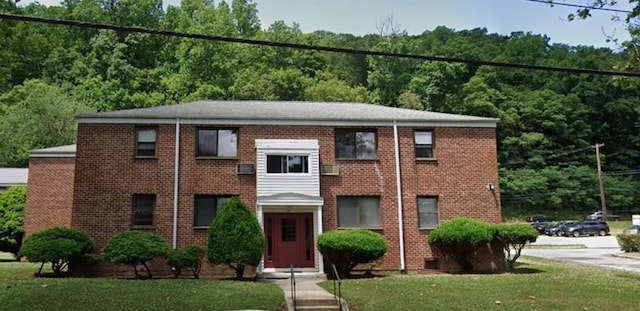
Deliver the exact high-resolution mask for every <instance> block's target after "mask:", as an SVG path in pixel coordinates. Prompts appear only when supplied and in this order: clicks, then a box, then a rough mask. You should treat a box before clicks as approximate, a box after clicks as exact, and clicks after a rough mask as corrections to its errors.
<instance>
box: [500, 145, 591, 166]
mask: <svg viewBox="0 0 640 311" xmlns="http://www.w3.org/2000/svg"><path fill="white" fill-rule="evenodd" d="M591 148H593V146H587V147H582V148H578V149H573V150H568V151H565V152H561V153H556V154H551V155H549V156H546V157H542V159H543V160H550V159H554V158H558V157H562V156H567V155H570V154H574V153H577V152H580V151H583V150H587V149H591ZM547 152H548V153H553V152H554V151H552V150H548V151H547ZM530 162H531V161H516V162H507V163H500V166H501V167H502V166H510V165H521V164H527V163H530Z"/></svg>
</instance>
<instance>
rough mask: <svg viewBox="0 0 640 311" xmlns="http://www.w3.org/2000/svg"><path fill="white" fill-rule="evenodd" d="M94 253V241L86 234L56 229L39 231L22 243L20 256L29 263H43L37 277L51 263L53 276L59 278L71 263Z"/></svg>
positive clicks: (66, 229)
mask: <svg viewBox="0 0 640 311" xmlns="http://www.w3.org/2000/svg"><path fill="white" fill-rule="evenodd" d="M91 251H93V241H92V240H91V238H90V237H89V235H87V234H86V233H84V232H82V231H78V230H76V229H71V228H62V227H56V228H51V229H45V230H42V231H38V232H36V233H34V234H32V235H30V236H29V237H28V238H27V239H25V240H24V242H23V243H22V248H20V252H19V255H20V256H25V257H27V260H29V262H41V263H42V264H41V265H40V269H38V272H37V275H41V274H42V267H43V266H44V264H45V263H47V262H50V263H51V270H53V274H54V275H56V276H59V275H60V274H61V272H62V270H63V269H65V268H66V267H67V266H68V265H69V261H71V260H74V259H78V258H80V257H82V256H83V255H85V254H88V253H90V252H91Z"/></svg>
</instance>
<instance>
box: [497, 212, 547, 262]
mask: <svg viewBox="0 0 640 311" xmlns="http://www.w3.org/2000/svg"><path fill="white" fill-rule="evenodd" d="M495 230H496V231H497V232H498V234H497V236H496V237H497V238H498V241H500V244H501V245H502V250H503V251H504V260H505V263H506V266H507V271H513V269H514V267H515V263H516V260H518V258H519V257H520V254H521V253H522V249H523V248H524V247H525V245H527V243H528V242H535V241H536V238H537V237H538V232H537V231H536V230H535V229H533V228H532V227H531V225H529V224H521V223H503V224H498V225H495ZM512 251H514V252H513V253H512Z"/></svg>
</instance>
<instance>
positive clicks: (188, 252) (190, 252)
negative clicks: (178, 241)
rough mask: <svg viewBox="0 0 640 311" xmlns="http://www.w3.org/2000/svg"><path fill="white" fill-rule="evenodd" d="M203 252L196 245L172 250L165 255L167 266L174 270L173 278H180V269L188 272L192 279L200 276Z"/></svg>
mask: <svg viewBox="0 0 640 311" xmlns="http://www.w3.org/2000/svg"><path fill="white" fill-rule="evenodd" d="M203 257H204V250H203V249H202V247H200V246H197V245H187V246H184V247H181V248H178V249H174V250H172V251H171V252H169V254H168V255H167V264H168V265H170V266H171V267H172V268H174V269H176V271H175V273H174V275H175V277H176V278H177V277H179V276H180V272H181V271H182V269H187V270H190V271H191V272H192V273H193V277H194V278H196V279H197V278H198V277H199V275H200V269H201V268H202V258H203Z"/></svg>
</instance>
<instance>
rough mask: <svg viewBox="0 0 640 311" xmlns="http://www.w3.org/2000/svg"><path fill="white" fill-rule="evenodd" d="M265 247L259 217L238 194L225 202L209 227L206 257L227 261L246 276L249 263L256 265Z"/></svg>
mask: <svg viewBox="0 0 640 311" xmlns="http://www.w3.org/2000/svg"><path fill="white" fill-rule="evenodd" d="M263 250H264V233H263V232H262V229H261V228H260V224H259V223H258V219H257V218H256V216H255V215H254V214H253V213H252V212H251V211H250V210H249V208H248V207H247V205H246V204H245V203H244V202H242V201H241V200H240V199H239V198H233V199H231V200H229V201H228V202H226V203H225V204H224V205H223V206H222V208H221V209H220V211H218V214H217V215H216V218H215V219H214V220H213V222H212V223H211V226H210V227H209V244H208V247H207V258H208V259H209V261H211V262H213V263H223V264H227V265H228V266H229V267H231V268H232V269H233V270H235V272H236V278H237V279H241V278H242V277H243V276H244V270H245V267H246V266H257V265H258V263H260V258H261V257H262V252H263Z"/></svg>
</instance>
